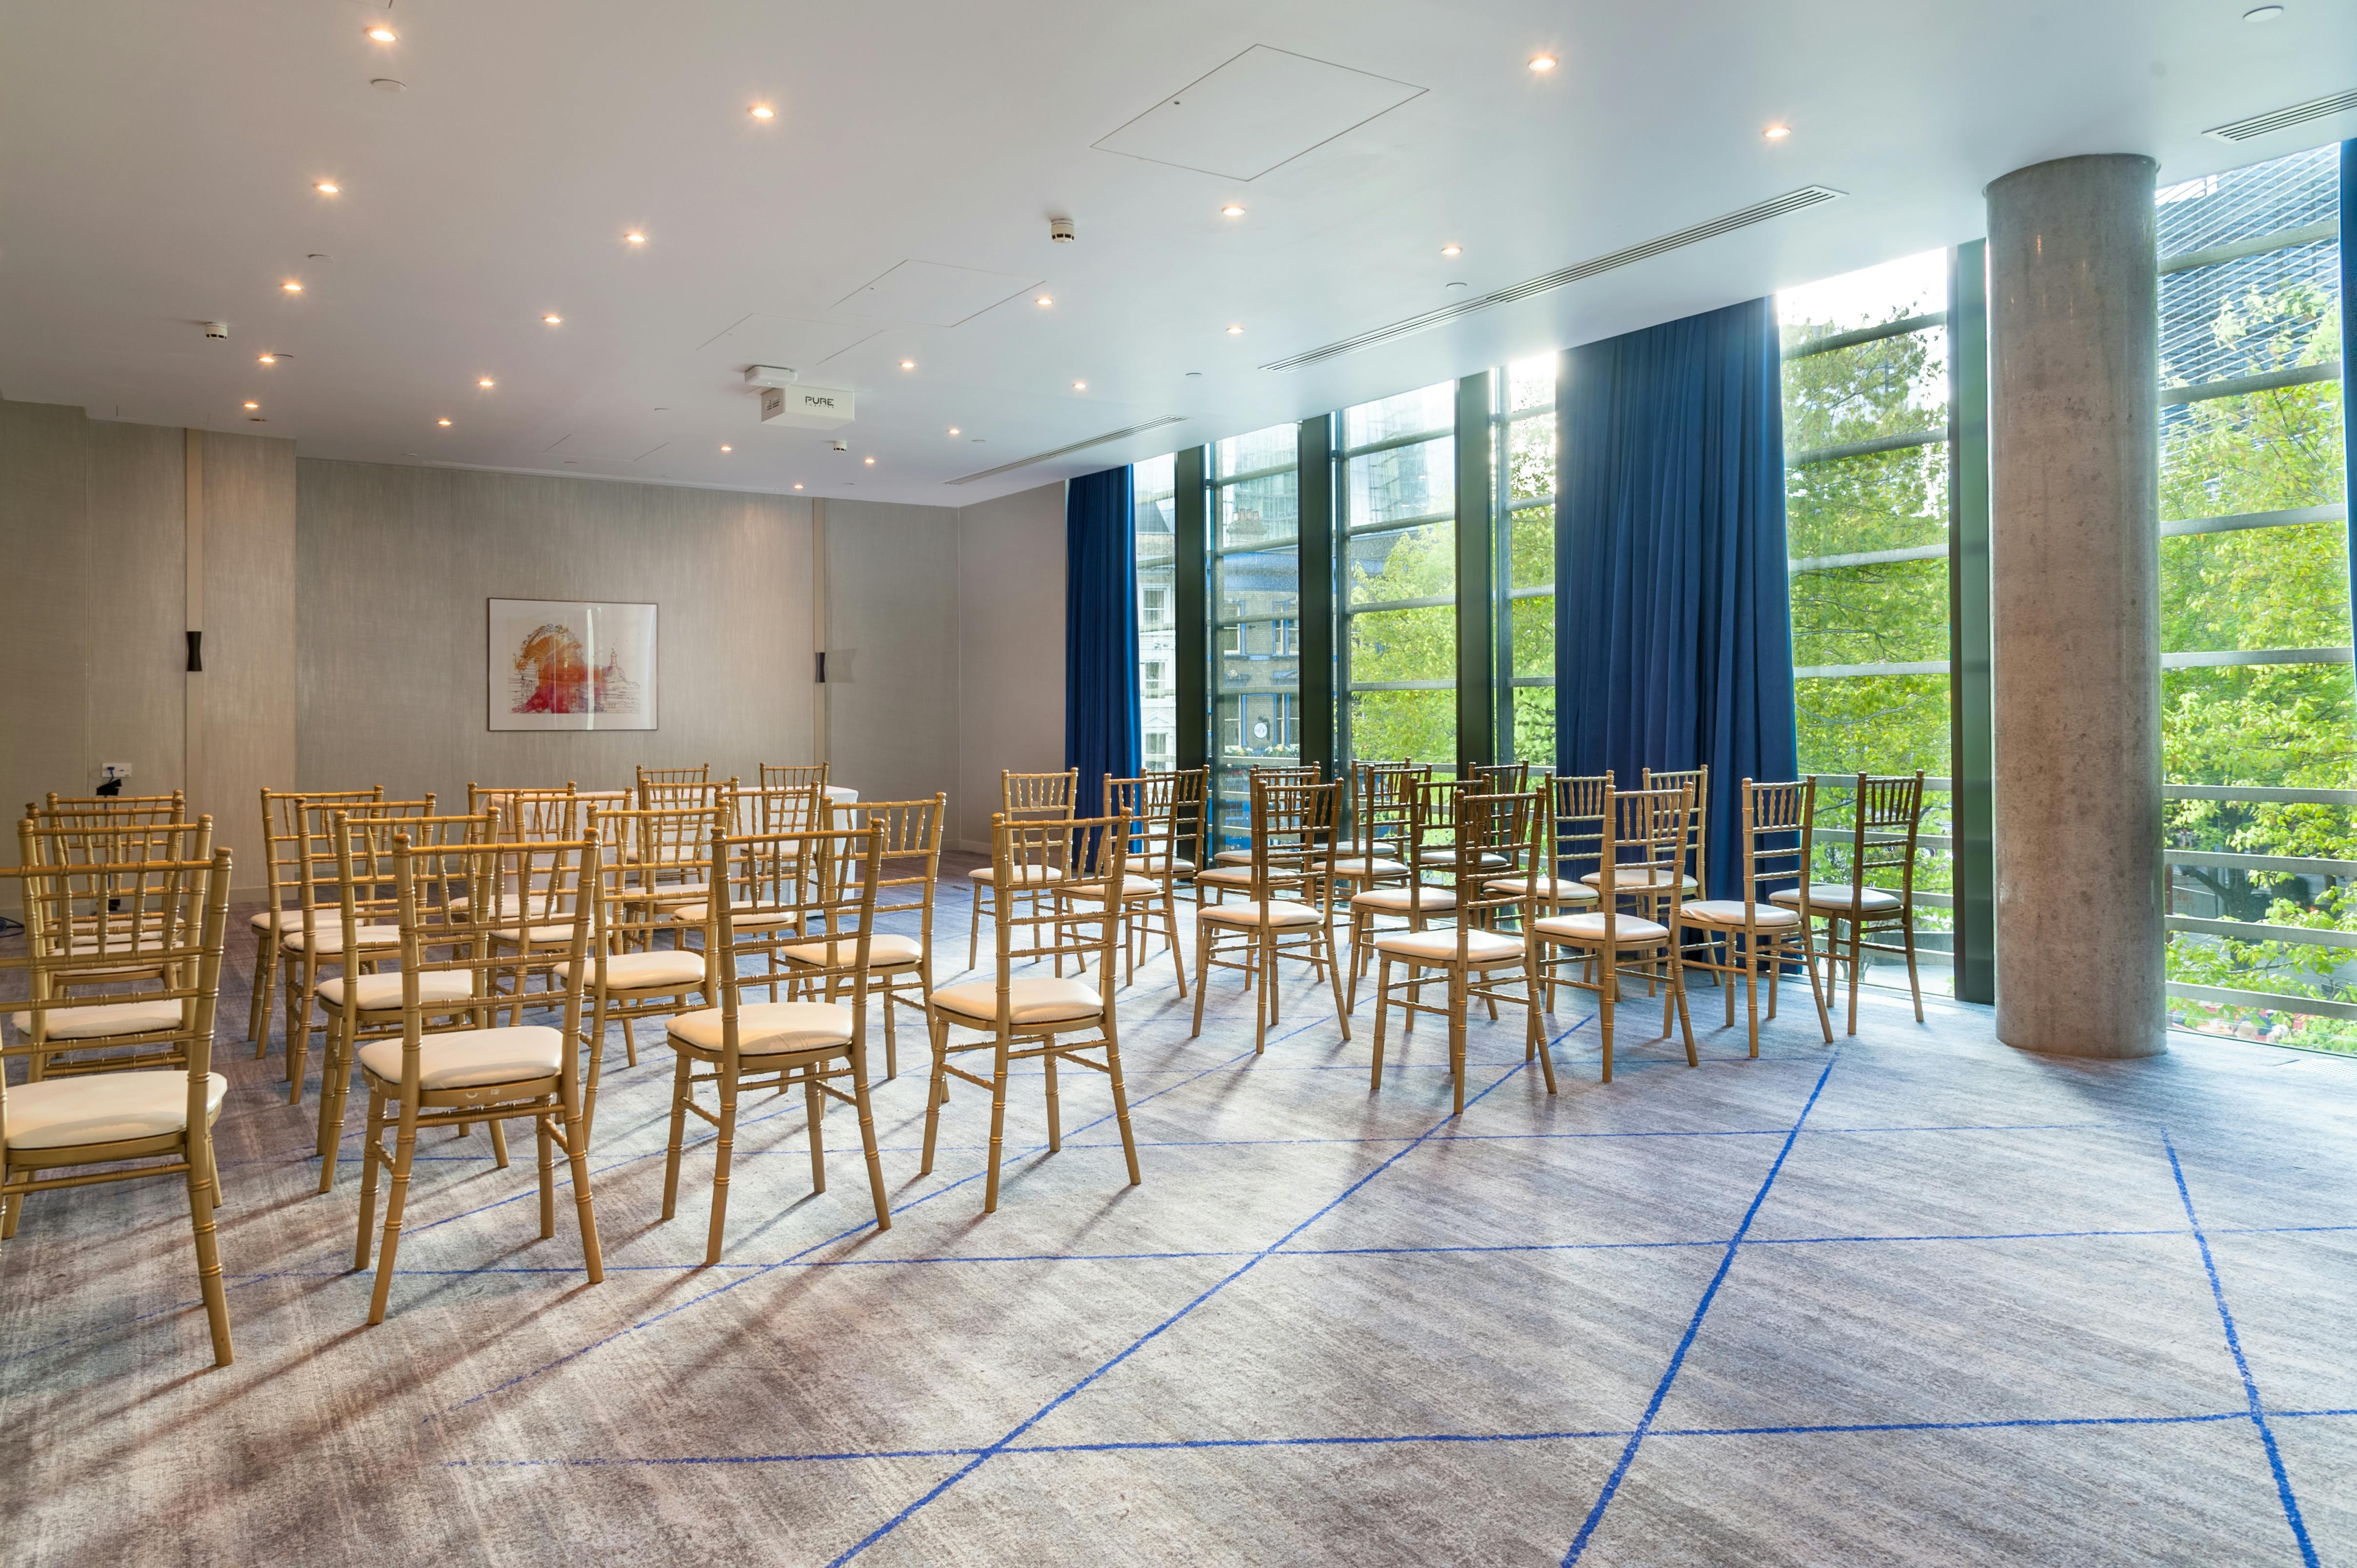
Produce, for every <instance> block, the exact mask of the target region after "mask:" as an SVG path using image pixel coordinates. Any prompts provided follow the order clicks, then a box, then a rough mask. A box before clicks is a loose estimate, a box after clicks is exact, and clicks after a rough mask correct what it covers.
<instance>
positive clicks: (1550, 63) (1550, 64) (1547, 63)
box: [1531, 55, 1555, 73]
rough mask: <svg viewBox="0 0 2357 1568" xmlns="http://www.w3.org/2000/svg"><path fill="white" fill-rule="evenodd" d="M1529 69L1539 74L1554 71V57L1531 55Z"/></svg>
mask: <svg viewBox="0 0 2357 1568" xmlns="http://www.w3.org/2000/svg"><path fill="white" fill-rule="evenodd" d="M1531 69H1532V70H1535V71H1539V72H1541V73H1544V72H1546V71H1550V70H1554V69H1555V56H1553V55H1533V56H1532V57H1531Z"/></svg>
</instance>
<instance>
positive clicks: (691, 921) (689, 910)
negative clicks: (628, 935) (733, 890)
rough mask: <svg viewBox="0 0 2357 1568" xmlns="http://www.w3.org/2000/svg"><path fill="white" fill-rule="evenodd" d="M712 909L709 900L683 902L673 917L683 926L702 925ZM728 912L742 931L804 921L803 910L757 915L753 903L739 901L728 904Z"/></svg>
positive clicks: (672, 913)
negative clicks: (697, 902)
mask: <svg viewBox="0 0 2357 1568" xmlns="http://www.w3.org/2000/svg"><path fill="white" fill-rule="evenodd" d="M711 911H712V905H711V903H710V902H709V901H708V900H707V901H706V902H705V903H702V904H682V905H680V906H679V907H678V908H674V909H673V910H672V912H671V918H673V919H674V920H677V921H678V922H679V923H680V924H681V925H683V926H700V925H702V924H704V921H705V917H706V916H707V915H709V914H710V913H711ZM728 913H729V918H730V921H731V923H732V925H733V926H734V928H735V929H737V930H740V931H774V930H776V929H778V928H779V927H780V926H799V925H801V924H802V911H800V910H798V909H764V910H763V911H761V912H760V913H759V914H758V915H757V914H754V913H753V912H752V906H751V905H749V904H744V903H737V904H731V905H729V906H728Z"/></svg>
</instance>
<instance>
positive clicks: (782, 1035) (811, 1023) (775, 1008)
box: [665, 1002, 851, 1057]
mask: <svg viewBox="0 0 2357 1568" xmlns="http://www.w3.org/2000/svg"><path fill="white" fill-rule="evenodd" d="M665 1032H666V1033H668V1034H669V1035H670V1036H671V1037H672V1038H673V1039H674V1040H677V1041H678V1042H680V1043H681V1044H682V1045H684V1046H687V1047H690V1048H692V1049H694V1050H698V1051H701V1052H703V1053H704V1054H705V1055H706V1056H718V1055H719V1054H720V1049H721V1046H722V1034H723V1028H722V1025H721V1018H720V1009H719V1008H717V1007H699V1008H697V1009H696V1010H695V1011H694V1012H693V1013H683V1014H681V1015H679V1016H678V1017H676V1018H673V1020H672V1021H671V1023H670V1024H669V1025H668V1026H666V1031H665ZM850 1043H851V1009H850V1008H849V1007H848V1006H846V1005H845V1004H842V1003H840V1002H747V1003H743V1004H740V1005H739V1006H738V1007H737V1055H738V1056H740V1057H779V1056H788V1055H791V1054H792V1053H794V1052H797V1051H821V1050H825V1049H826V1048H827V1047H830V1046H847V1045H849V1044H850Z"/></svg>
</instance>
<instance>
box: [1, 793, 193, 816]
mask: <svg viewBox="0 0 2357 1568" xmlns="http://www.w3.org/2000/svg"><path fill="white" fill-rule="evenodd" d="M25 815H27V816H28V817H30V818H32V819H33V820H34V821H36V822H39V821H41V820H42V819H44V818H49V817H59V818H90V817H122V818H125V819H128V823H129V825H161V824H163V823H166V822H186V821H187V820H188V792H187V791H186V790H182V789H175V790H173V791H172V792H171V793H170V794H168V795H60V794H59V793H58V792H57V791H55V790H54V789H53V790H51V791H49V792H48V794H47V795H45V796H43V797H42V804H40V805H38V806H35V805H27V807H26V808H25Z"/></svg>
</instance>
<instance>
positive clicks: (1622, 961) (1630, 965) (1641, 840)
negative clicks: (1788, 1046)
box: [1530, 785, 1701, 1083]
mask: <svg viewBox="0 0 2357 1568" xmlns="http://www.w3.org/2000/svg"><path fill="white" fill-rule="evenodd" d="M1692 790H1693V787H1692V786H1691V785H1682V786H1680V787H1679V788H1677V789H1608V790H1606V791H1605V795H1604V831H1603V834H1602V837H1601V839H1600V840H1599V842H1598V858H1599V861H1600V865H1598V870H1597V873H1596V875H1598V877H1600V878H1601V880H1600V881H1598V883H1597V884H1596V892H1597V908H1594V909H1589V910H1581V911H1578V912H1577V913H1574V914H1569V915H1549V916H1544V917H1542V918H1538V919H1536V920H1534V921H1533V922H1532V923H1531V927H1530V929H1531V934H1532V937H1533V939H1534V940H1535V941H1537V942H1539V943H1541V944H1543V945H1542V946H1541V948H1540V950H1539V951H1540V952H1541V953H1542V954H1543V955H1544V957H1543V958H1542V960H1541V961H1542V962H1543V964H1544V966H1545V969H1546V972H1547V979H1548V981H1549V982H1550V986H1549V990H1548V992H1547V994H1548V995H1549V996H1550V997H1552V996H1553V995H1554V994H1555V992H1554V989H1553V986H1554V985H1555V984H1562V985H1569V986H1574V987H1577V989H1579V990H1582V991H1592V992H1594V993H1596V1010H1597V1025H1598V1032H1599V1033H1600V1034H1601V1035H1602V1036H1603V1051H1604V1078H1603V1081H1605V1082H1606V1083H1610V1082H1611V1081H1612V1023H1613V1011H1614V1009H1615V1008H1616V1007H1617V1006H1618V1005H1619V1004H1620V982H1621V980H1622V979H1623V978H1624V977H1629V976H1633V977H1635V978H1639V979H1642V980H1643V981H1645V983H1647V984H1648V985H1651V984H1652V982H1653V979H1654V977H1655V976H1656V974H1657V973H1658V972H1660V971H1661V970H1662V969H1663V968H1666V969H1667V971H1668V974H1669V982H1668V984H1667V986H1666V987H1665V988H1664V989H1665V991H1666V995H1665V996H1664V998H1663V1004H1662V1033H1661V1036H1659V1037H1661V1038H1667V1037H1668V1036H1669V1032H1670V1020H1671V1018H1672V1016H1673V1015H1674V1016H1675V1018H1676V1020H1677V1023H1678V1026H1679V1027H1680V1028H1681V1029H1683V1030H1684V1034H1685V1046H1686V1065H1687V1066H1688V1067H1698V1066H1700V1065H1701V1058H1699V1057H1697V1056H1696V1055H1695V1039H1694V1022H1693V1020H1692V1019H1691V1018H1689V1017H1688V1016H1687V1014H1686V992H1685V981H1684V975H1683V972H1681V971H1680V969H1679V967H1678V965H1677V964H1676V963H1675V962H1674V953H1675V948H1674V942H1673V939H1672V934H1671V931H1670V928H1669V927H1668V926H1667V925H1664V924H1663V923H1662V922H1661V921H1658V920H1652V919H1648V918H1645V917H1644V916H1642V915H1637V914H1631V913H1630V912H1629V911H1627V910H1624V909H1622V908H1620V905H1621V901H1622V900H1623V898H1625V897H1628V895H1627V894H1625V893H1624V892H1623V891H1622V889H1621V887H1620V877H1621V875H1623V874H1624V873H1625V874H1626V875H1628V876H1629V877H1630V878H1631V881H1632V882H1633V883H1634V884H1635V885H1636V886H1638V887H1639V888H1641V889H1646V890H1648V896H1649V897H1650V896H1651V890H1652V889H1653V888H1654V887H1655V886H1657V885H1658V884H1660V883H1662V882H1663V881H1665V880H1666V881H1667V882H1668V884H1669V885H1670V886H1673V887H1674V886H1675V885H1676V877H1677V875H1678V873H1679V872H1680V871H1681V869H1682V868H1683V867H1684V864H1685V854H1686V842H1687V832H1688V826H1689V820H1690V819H1691V818H1692V817H1693V815H1694V795H1693V792H1692ZM1554 948H1565V949H1568V950H1569V954H1568V956H1567V957H1566V955H1563V954H1556V953H1554V952H1552V951H1550V950H1551V949H1554ZM1575 961H1577V962H1578V963H1579V964H1580V965H1581V967H1582V968H1583V970H1584V971H1585V972H1586V975H1587V978H1579V977H1577V976H1575V975H1573V974H1571V973H1569V972H1567V968H1568V965H1569V964H1570V963H1571V962H1575Z"/></svg>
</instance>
